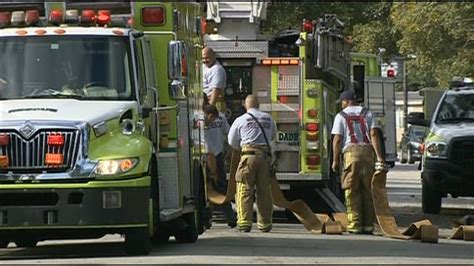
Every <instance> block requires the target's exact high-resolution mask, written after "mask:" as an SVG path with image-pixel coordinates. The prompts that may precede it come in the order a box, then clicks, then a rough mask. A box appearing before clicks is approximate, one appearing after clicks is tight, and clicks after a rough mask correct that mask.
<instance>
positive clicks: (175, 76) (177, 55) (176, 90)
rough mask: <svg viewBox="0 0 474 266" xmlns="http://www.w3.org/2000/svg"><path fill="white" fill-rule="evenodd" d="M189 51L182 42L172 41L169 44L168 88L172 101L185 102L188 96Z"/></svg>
mask: <svg viewBox="0 0 474 266" xmlns="http://www.w3.org/2000/svg"><path fill="white" fill-rule="evenodd" d="M188 52H189V51H188V49H187V47H186V44H185V43H184V42H182V41H170V42H169V44H168V77H169V79H170V80H171V83H170V84H169V87H168V92H169V97H170V99H172V100H185V99H186V95H187V92H186V91H187V85H188V84H187V77H188V72H189V71H188Z"/></svg>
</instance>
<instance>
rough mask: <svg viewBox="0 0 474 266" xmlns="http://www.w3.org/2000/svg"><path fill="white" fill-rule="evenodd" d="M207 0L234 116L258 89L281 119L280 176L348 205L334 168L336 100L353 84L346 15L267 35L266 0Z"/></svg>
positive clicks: (320, 199) (335, 204) (320, 206)
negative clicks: (262, 31)
mask: <svg viewBox="0 0 474 266" xmlns="http://www.w3.org/2000/svg"><path fill="white" fill-rule="evenodd" d="M207 5H208V8H207V10H208V13H207V17H206V18H207V21H206V22H207V24H208V27H207V30H208V31H207V34H206V35H205V44H206V46H210V47H212V48H213V49H214V51H215V52H216V54H217V56H218V59H219V61H220V62H221V64H222V65H223V66H224V68H225V69H226V73H227V86H226V88H225V89H224V94H225V101H226V104H227V117H228V119H229V120H230V122H231V123H232V121H233V120H234V119H235V118H236V117H237V116H239V115H240V114H242V113H243V112H245V110H243V109H242V101H243V100H244V99H245V97H246V96H247V95H249V94H253V95H255V96H257V97H258V99H259V102H260V110H262V111H265V112H268V113H270V114H271V115H272V116H273V118H274V120H275V121H276V123H277V129H278V135H277V139H276V142H275V143H273V146H274V150H275V154H276V161H277V172H276V176H277V179H278V181H279V183H280V187H281V188H282V190H283V192H284V193H285V195H286V197H287V198H288V199H289V200H292V199H303V200H304V201H305V202H306V203H307V204H308V205H310V206H311V208H312V209H313V211H315V212H334V211H335V212H343V211H345V207H344V204H343V203H342V201H341V199H342V193H341V189H340V181H339V180H338V177H337V176H336V175H335V174H334V173H333V172H332V171H331V160H332V144H331V142H332V138H331V128H332V124H333V120H334V117H335V116H336V114H337V113H338V112H339V110H340V105H339V104H337V103H336V100H337V99H338V97H339V94H340V92H341V91H342V90H344V89H345V88H349V85H350V65H351V59H350V56H349V45H348V43H347V42H346V40H345V38H344V37H343V35H342V27H341V23H340V21H339V20H338V19H337V18H336V17H335V16H332V15H327V16H326V17H324V18H321V20H320V22H319V23H313V22H312V21H311V22H309V21H308V22H307V23H305V25H303V27H304V28H305V30H303V31H299V30H294V31H293V30H285V31H282V32H280V33H279V34H278V35H277V36H276V37H272V38H262V37H261V36H260V35H259V34H258V29H259V26H258V22H259V21H261V20H263V19H264V15H265V6H264V5H265V3H262V2H258V3H257V2H248V3H245V4H244V3H240V2H239V3H234V2H218V3H217V2H214V1H208V2H207ZM213 12H214V13H213ZM243 29H246V30H243Z"/></svg>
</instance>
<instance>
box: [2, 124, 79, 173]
mask: <svg viewBox="0 0 474 266" xmlns="http://www.w3.org/2000/svg"><path fill="white" fill-rule="evenodd" d="M0 134H2V135H7V136H8V138H9V141H8V142H7V144H6V145H4V146H0V156H3V157H5V156H6V157H7V158H8V159H7V162H8V165H6V166H5V165H3V166H1V167H0V173H8V172H14V173H41V172H43V171H48V172H66V171H68V170H70V169H72V167H73V166H74V164H75V162H76V160H77V157H78V155H79V149H80V144H81V141H80V133H79V131H78V130H75V129H71V130H68V129H65V130H60V131H58V130H41V131H38V132H37V133H36V134H35V135H33V136H32V137H31V138H29V139H25V138H23V137H22V136H21V135H20V134H19V133H18V132H16V131H10V132H0ZM59 134H60V135H62V136H63V137H64V143H63V144H61V145H49V144H48V136H50V135H59ZM47 154H49V155H50V156H52V157H55V158H62V159H58V160H57V161H56V162H51V161H48V160H47ZM53 161H54V159H53Z"/></svg>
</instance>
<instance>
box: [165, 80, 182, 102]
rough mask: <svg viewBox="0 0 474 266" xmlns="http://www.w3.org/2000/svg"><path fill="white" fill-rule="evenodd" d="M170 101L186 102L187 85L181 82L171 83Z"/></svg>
mask: <svg viewBox="0 0 474 266" xmlns="http://www.w3.org/2000/svg"><path fill="white" fill-rule="evenodd" d="M168 91H169V95H170V99H173V100H186V85H185V84H184V82H183V81H181V80H177V79H175V80H173V81H171V83H170V85H169V88H168Z"/></svg>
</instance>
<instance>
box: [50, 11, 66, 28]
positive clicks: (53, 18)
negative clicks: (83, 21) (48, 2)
mask: <svg viewBox="0 0 474 266" xmlns="http://www.w3.org/2000/svg"><path fill="white" fill-rule="evenodd" d="M49 22H51V23H52V24H54V25H59V24H61V23H63V12H62V11H61V10H59V9H54V10H52V11H51V13H50V14H49Z"/></svg>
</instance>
